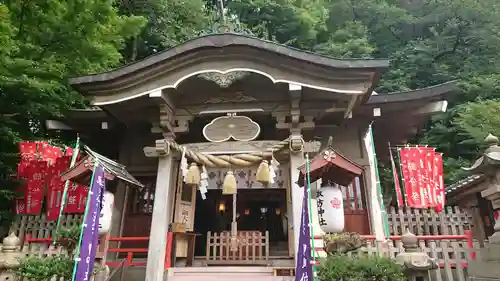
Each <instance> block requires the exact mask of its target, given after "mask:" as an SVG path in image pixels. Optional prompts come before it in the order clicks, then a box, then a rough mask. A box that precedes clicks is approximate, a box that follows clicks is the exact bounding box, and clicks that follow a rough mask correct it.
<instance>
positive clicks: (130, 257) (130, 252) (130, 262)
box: [24, 230, 476, 268]
mask: <svg viewBox="0 0 500 281" xmlns="http://www.w3.org/2000/svg"><path fill="white" fill-rule="evenodd" d="M361 237H363V238H365V239H367V240H370V241H373V240H375V236H374V235H362V236H361ZM401 237H402V236H401V235H394V236H390V237H389V240H392V241H398V240H401ZM314 239H321V236H314ZM417 239H418V240H424V241H440V240H466V241H467V248H469V249H472V247H473V243H472V231H470V230H466V231H465V232H464V234H463V235H420V236H417ZM139 241H149V237H109V242H139ZM24 243H42V244H50V243H52V238H31V237H30V236H29V235H26V236H25V238H24ZM172 244H173V233H172V232H169V233H168V235H167V245H166V249H165V265H164V266H165V268H170V267H172V260H171V256H172V255H171V254H172ZM315 250H316V251H323V250H324V249H323V248H321V247H316V249H315ZM147 252H148V248H108V249H107V251H106V253H126V254H127V256H126V258H125V262H124V264H123V266H125V267H128V266H145V265H146V263H147V262H146V260H143V261H140V262H139V261H134V254H137V253H147ZM470 256H471V259H472V260H475V259H476V253H475V252H471V253H470ZM120 264H122V261H121V260H118V261H107V262H106V265H108V266H110V267H117V266H120ZM444 266H445V265H444V264H440V267H441V268H443V267H444ZM454 266H456V265H452V267H454ZM461 267H462V268H467V267H468V264H467V263H463V264H461Z"/></svg>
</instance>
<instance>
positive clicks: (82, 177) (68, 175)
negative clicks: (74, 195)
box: [61, 146, 144, 187]
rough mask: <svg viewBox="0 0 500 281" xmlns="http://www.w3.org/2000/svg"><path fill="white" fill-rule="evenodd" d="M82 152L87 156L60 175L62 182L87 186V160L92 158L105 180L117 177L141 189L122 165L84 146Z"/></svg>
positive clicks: (89, 170)
mask: <svg viewBox="0 0 500 281" xmlns="http://www.w3.org/2000/svg"><path fill="white" fill-rule="evenodd" d="M84 151H85V152H86V154H87V156H86V157H84V158H83V159H81V160H80V161H79V162H78V163H76V165H75V166H73V168H71V169H69V170H68V171H66V172H65V173H63V174H62V175H61V177H62V179H63V180H73V181H76V182H79V183H82V184H88V182H89V180H90V177H89V176H90V174H92V169H91V168H90V167H89V166H88V164H89V161H88V159H89V158H92V160H93V161H95V162H97V163H98V164H99V165H102V167H103V168H104V171H105V172H106V174H108V175H107V176H106V179H108V180H111V179H113V178H114V177H117V178H119V179H121V180H123V181H126V182H128V183H131V184H133V185H136V186H139V187H143V186H144V185H143V184H142V183H140V182H139V181H138V180H137V179H135V178H134V176H132V175H131V174H130V173H129V172H127V170H126V169H125V168H126V167H125V166H124V165H122V164H119V163H117V162H115V161H113V160H111V159H109V158H107V157H105V156H103V155H101V154H99V153H97V152H95V151H93V150H92V149H90V148H89V147H88V146H84Z"/></svg>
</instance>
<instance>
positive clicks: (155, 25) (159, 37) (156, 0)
mask: <svg viewBox="0 0 500 281" xmlns="http://www.w3.org/2000/svg"><path fill="white" fill-rule="evenodd" d="M116 5H117V7H118V10H119V12H120V13H121V14H123V15H127V16H131V15H139V16H142V17H144V18H146V19H147V23H146V26H145V27H144V28H143V29H142V30H141V32H140V33H139V34H137V35H136V36H133V37H132V38H131V39H130V40H128V41H127V44H126V48H125V49H124V50H123V52H122V53H123V54H124V57H125V59H126V61H127V62H133V61H135V60H138V59H142V58H144V57H147V56H149V55H152V54H154V53H156V52H159V51H162V50H165V49H168V48H171V47H174V46H176V45H178V44H180V43H183V42H185V41H187V40H188V39H190V38H192V37H193V36H195V35H196V34H198V33H200V32H201V31H202V30H204V29H205V28H207V26H208V25H209V24H210V23H211V22H213V19H214V13H213V10H212V9H209V8H207V5H205V2H204V0H142V1H130V0H122V1H119V2H118V3H117V4H116Z"/></svg>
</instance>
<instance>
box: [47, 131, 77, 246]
mask: <svg viewBox="0 0 500 281" xmlns="http://www.w3.org/2000/svg"><path fill="white" fill-rule="evenodd" d="M79 152H80V136H79V135H77V136H76V144H75V148H74V149H73V156H72V157H71V163H70V164H69V168H70V169H71V168H73V167H74V166H75V164H76V159H77V158H78V154H79ZM69 182H70V181H69V180H66V182H65V183H64V190H63V194H62V198H61V207H60V208H59V216H58V217H57V224H56V231H55V233H54V236H53V240H52V243H53V244H55V243H56V241H57V231H58V230H59V226H60V225H61V218H62V215H63V212H64V207H65V206H66V197H68V188H69Z"/></svg>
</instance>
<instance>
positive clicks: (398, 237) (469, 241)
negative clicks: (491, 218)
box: [314, 230, 476, 268]
mask: <svg viewBox="0 0 500 281" xmlns="http://www.w3.org/2000/svg"><path fill="white" fill-rule="evenodd" d="M361 237H363V238H365V239H366V240H370V241H374V240H375V236H374V235H361ZM401 237H402V235H393V236H390V237H389V238H388V240H392V241H398V240H401ZM314 239H321V236H320V235H315V236H314ZM417 239H418V240H419V241H420V240H424V241H441V240H465V241H467V248H468V249H472V248H473V242H472V231H471V230H465V231H464V234H463V235H418V236H417ZM315 250H316V251H324V249H323V248H322V247H316V248H315ZM470 257H471V259H472V260H475V259H476V253H475V252H472V251H471V252H470ZM451 266H452V267H456V265H454V264H451ZM460 266H461V267H462V268H467V267H468V266H469V265H468V264H467V263H463V264H461V265H460ZM440 267H441V268H444V267H445V264H444V263H442V264H440Z"/></svg>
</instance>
